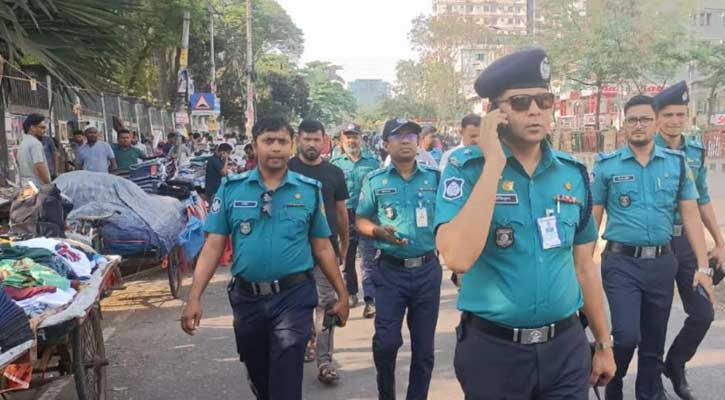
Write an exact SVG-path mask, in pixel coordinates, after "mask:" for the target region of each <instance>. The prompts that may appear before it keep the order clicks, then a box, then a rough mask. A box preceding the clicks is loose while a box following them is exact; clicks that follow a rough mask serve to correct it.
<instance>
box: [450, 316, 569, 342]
mask: <svg viewBox="0 0 725 400" xmlns="http://www.w3.org/2000/svg"><path fill="white" fill-rule="evenodd" d="M461 323H462V324H465V325H467V326H470V327H473V328H476V329H478V330H479V331H481V332H484V333H487V334H489V335H491V336H495V337H497V338H500V339H504V340H508V341H510V342H514V343H520V344H537V343H546V342H548V341H549V340H552V339H554V338H555V337H556V336H558V335H561V334H562V333H564V332H566V330H567V329H569V328H571V327H572V326H576V325H578V324H579V318H577V316H576V314H573V315H571V316H570V317H567V318H564V319H562V320H561V321H557V322H554V323H552V324H549V325H546V326H542V327H540V328H508V327H505V326H501V325H498V324H496V323H494V322H491V321H489V320H486V319H483V318H481V317H479V316H477V315H475V314H472V313H470V312H468V311H464V312H463V314H462V315H461Z"/></svg>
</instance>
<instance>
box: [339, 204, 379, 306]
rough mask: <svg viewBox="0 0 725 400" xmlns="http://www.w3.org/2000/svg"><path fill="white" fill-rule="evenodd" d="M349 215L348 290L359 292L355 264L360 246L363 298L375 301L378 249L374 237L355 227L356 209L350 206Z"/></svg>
mask: <svg viewBox="0 0 725 400" xmlns="http://www.w3.org/2000/svg"><path fill="white" fill-rule="evenodd" d="M347 216H348V219H349V221H350V248H349V249H347V254H346V255H345V268H344V269H343V275H344V276H345V284H346V286H347V291H348V293H350V295H353V294H354V295H357V294H358V289H359V286H358V282H357V269H356V268H355V264H356V263H357V250H358V247H359V248H360V255H361V258H362V265H361V266H360V270H361V271H362V287H363V298H364V300H365V301H374V300H375V283H374V282H373V274H374V272H375V271H374V269H375V254H376V253H377V250H376V249H375V246H374V245H373V240H372V239H370V238H368V237H365V236H362V235H360V234H358V232H357V229H356V228H355V210H353V209H350V208H348V209H347Z"/></svg>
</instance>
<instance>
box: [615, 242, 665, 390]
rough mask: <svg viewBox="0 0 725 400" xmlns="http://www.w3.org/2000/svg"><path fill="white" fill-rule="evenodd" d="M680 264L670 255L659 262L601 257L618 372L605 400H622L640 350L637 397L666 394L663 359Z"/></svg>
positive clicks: (624, 257)
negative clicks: (629, 372) (635, 356)
mask: <svg viewBox="0 0 725 400" xmlns="http://www.w3.org/2000/svg"><path fill="white" fill-rule="evenodd" d="M676 273H677V261H676V260H675V257H674V255H673V254H672V253H670V254H666V255H664V256H661V257H658V258H656V259H642V258H633V257H628V256H624V255H621V254H618V253H613V252H611V251H605V252H604V253H603V254H602V280H603V283H604V291H605V292H606V293H607V300H608V301H609V310H610V312H611V315H612V336H614V361H615V362H616V363H617V373H616V375H615V376H614V379H613V380H612V381H611V382H610V383H609V385H608V386H607V389H606V395H607V396H606V398H607V400H619V399H622V378H624V376H625V375H627V369H628V367H629V363H630V361H631V360H632V356H633V355H634V350H635V349H637V350H638V353H637V355H638V367H637V380H636V383H635V392H636V396H637V399H638V400H645V399H655V398H657V397H656V396H658V394H659V393H660V391H661V390H662V378H661V377H660V374H661V373H662V369H663V362H662V355H663V353H664V348H665V336H666V335H667V321H668V320H669V318H670V310H671V308H672V296H673V294H674V279H675V274H676Z"/></svg>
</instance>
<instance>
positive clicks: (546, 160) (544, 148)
mask: <svg viewBox="0 0 725 400" xmlns="http://www.w3.org/2000/svg"><path fill="white" fill-rule="evenodd" d="M476 147H478V146H476ZM501 148H502V149H503V154H504V155H505V156H506V159H511V158H514V155H513V153H512V152H511V148H509V146H508V145H507V144H506V143H504V142H503V141H502V142H501ZM517 162H518V160H517ZM552 163H556V164H557V165H561V161H559V159H558V158H556V157H554V156H553V153H552V151H551V146H550V145H549V142H548V141H546V140H543V141H541V162H540V163H539V166H538V167H537V168H536V169H537V170H539V169H542V170H543V169H546V168H549V167H550V166H551V164H552Z"/></svg>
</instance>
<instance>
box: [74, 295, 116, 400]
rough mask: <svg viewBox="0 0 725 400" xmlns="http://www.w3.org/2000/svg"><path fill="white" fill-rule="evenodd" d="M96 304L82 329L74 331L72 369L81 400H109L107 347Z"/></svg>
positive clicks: (81, 326) (77, 327)
mask: <svg viewBox="0 0 725 400" xmlns="http://www.w3.org/2000/svg"><path fill="white" fill-rule="evenodd" d="M98 307H100V305H98V304H96V305H95V306H94V307H93V309H92V310H91V312H90V313H88V317H87V318H86V320H85V321H84V322H83V324H81V325H80V326H76V327H75V328H74V329H73V332H72V333H71V335H72V338H71V340H72V347H73V349H72V358H73V360H72V364H73V365H72V366H73V377H74V379H75V383H76V393H77V394H78V400H105V399H106V390H107V374H106V372H107V371H106V367H107V366H108V360H107V359H106V346H105V344H104V342H103V331H102V328H101V313H100V310H99V309H98Z"/></svg>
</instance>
